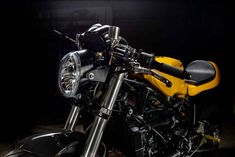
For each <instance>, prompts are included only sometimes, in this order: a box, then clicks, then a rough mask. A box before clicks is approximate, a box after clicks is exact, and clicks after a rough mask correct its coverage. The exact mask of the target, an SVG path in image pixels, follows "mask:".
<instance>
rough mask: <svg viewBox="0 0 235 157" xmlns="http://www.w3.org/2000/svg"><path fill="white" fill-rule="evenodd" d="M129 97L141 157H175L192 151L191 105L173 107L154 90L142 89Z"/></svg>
mask: <svg viewBox="0 0 235 157" xmlns="http://www.w3.org/2000/svg"><path fill="white" fill-rule="evenodd" d="M139 91H141V92H139ZM127 95H128V96H127V106H128V112H127V123H128V124H129V127H130V130H131V131H132V134H133V136H134V138H135V139H136V140H135V145H136V149H135V151H136V153H137V156H146V157H152V156H169V157H170V156H172V157H173V156H180V154H181V152H185V151H189V150H190V149H191V144H190V142H189V141H188V139H187V138H186V137H188V135H189V134H188V133H189V130H188V129H189V128H190V127H189V121H190V118H191V117H190V115H189V108H188V106H187V104H185V103H183V102H182V101H180V100H177V99H173V100H172V101H174V102H172V103H169V102H167V101H166V100H165V98H163V97H162V96H161V95H159V94H158V93H156V92H154V91H153V90H151V88H141V89H140V87H138V90H133V89H132V91H131V92H128V93H127ZM137 139H138V140H137Z"/></svg>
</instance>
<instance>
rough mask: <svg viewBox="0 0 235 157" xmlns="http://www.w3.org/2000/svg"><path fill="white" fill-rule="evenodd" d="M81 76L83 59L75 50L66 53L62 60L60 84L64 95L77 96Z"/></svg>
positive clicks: (68, 96) (59, 75) (59, 73)
mask: <svg viewBox="0 0 235 157" xmlns="http://www.w3.org/2000/svg"><path fill="white" fill-rule="evenodd" d="M80 77H81V60H80V57H79V55H78V54H77V53H76V51H75V52H70V53H68V54H66V55H65V56H64V57H63V58H62V60H61V61H60V65H59V71H58V86H59V90H60V92H61V93H62V94H63V96H65V97H67V98H71V97H75V95H76V92H77V89H78V86H79V81H80Z"/></svg>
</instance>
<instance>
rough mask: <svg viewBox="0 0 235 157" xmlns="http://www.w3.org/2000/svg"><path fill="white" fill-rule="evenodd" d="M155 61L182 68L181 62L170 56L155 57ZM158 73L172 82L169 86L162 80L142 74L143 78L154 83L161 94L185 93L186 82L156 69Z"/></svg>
mask: <svg viewBox="0 0 235 157" xmlns="http://www.w3.org/2000/svg"><path fill="white" fill-rule="evenodd" d="M155 61H157V62H160V63H166V64H168V65H171V66H175V67H177V68H180V69H184V67H183V64H182V63H181V61H179V60H177V59H174V58H170V57H155ZM156 71H157V72H158V73H160V74H161V75H162V76H164V77H165V78H167V79H168V80H170V81H171V82H172V86H171V87H167V86H166V85H165V84H164V83H163V82H161V81H160V80H158V79H156V78H155V77H153V76H152V75H144V78H145V79H147V80H148V81H149V82H150V83H151V84H152V85H154V86H155V87H156V88H158V89H159V90H160V91H161V92H163V94H165V95H166V96H173V95H176V94H177V95H186V94H187V84H186V83H185V81H184V80H182V79H180V78H177V77H174V76H171V75H168V74H166V73H163V72H160V71H158V70H156Z"/></svg>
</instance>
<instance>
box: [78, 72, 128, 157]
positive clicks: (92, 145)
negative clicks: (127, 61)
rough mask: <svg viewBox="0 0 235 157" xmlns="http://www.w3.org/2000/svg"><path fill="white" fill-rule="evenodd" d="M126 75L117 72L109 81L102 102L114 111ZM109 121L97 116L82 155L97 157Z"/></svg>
mask: <svg viewBox="0 0 235 157" xmlns="http://www.w3.org/2000/svg"><path fill="white" fill-rule="evenodd" d="M124 76H125V73H122V74H116V75H114V76H113V77H112V78H111V80H110V82H109V88H108V90H107V91H106V93H105V95H104V98H103V100H102V102H101V106H102V107H103V108H106V109H107V110H110V111H112V109H113V106H114V103H115V101H116V98H117V95H118V92H119V89H120V87H121V85H122V81H123V78H124ZM107 122H108V119H105V118H103V117H100V116H96V117H95V120H94V122H93V126H92V128H91V131H90V133H89V136H88V139H87V141H86V144H85V147H84V150H83V153H82V155H81V156H82V157H95V155H96V152H97V149H98V147H99V145H100V142H101V138H102V135H103V132H104V130H105V126H106V124H107Z"/></svg>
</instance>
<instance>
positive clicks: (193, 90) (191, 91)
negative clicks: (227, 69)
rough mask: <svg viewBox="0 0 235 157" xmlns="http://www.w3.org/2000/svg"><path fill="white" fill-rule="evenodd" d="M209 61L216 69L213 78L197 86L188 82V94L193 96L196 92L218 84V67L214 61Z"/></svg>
mask: <svg viewBox="0 0 235 157" xmlns="http://www.w3.org/2000/svg"><path fill="white" fill-rule="evenodd" d="M210 63H211V64H212V65H213V66H214V68H215V70H216V75H215V78H214V79H213V80H212V81H210V82H208V83H205V84H202V85H199V86H195V85H190V84H188V95H190V96H195V95H197V94H198V93H200V92H202V91H205V90H208V89H212V88H214V87H216V86H217V85H218V84H219V82H220V73H219V69H218V67H217V65H216V64H215V63H213V62H210Z"/></svg>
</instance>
